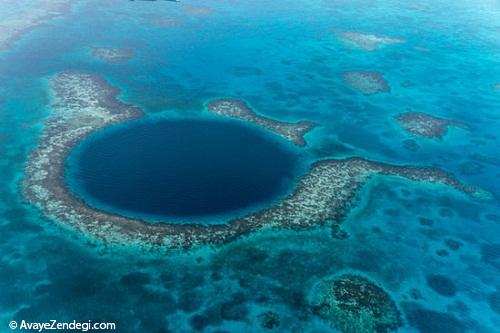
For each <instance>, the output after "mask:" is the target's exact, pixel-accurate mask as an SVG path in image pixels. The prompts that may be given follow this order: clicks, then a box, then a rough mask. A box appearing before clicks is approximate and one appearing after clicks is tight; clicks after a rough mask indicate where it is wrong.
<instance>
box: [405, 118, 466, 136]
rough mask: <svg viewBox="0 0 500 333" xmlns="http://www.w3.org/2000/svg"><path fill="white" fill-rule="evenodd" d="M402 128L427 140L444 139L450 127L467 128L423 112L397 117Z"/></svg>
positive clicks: (458, 123)
mask: <svg viewBox="0 0 500 333" xmlns="http://www.w3.org/2000/svg"><path fill="white" fill-rule="evenodd" d="M396 120H397V121H398V122H399V124H400V125H401V127H403V129H404V130H405V131H407V132H408V133H410V134H413V135H416V136H420V137H425V138H442V137H443V136H445V135H446V133H447V132H448V127H449V126H455V127H460V128H465V127H466V126H465V124H463V123H461V122H458V121H454V120H448V119H444V118H439V117H436V116H433V115H430V114H427V113H422V112H406V113H401V114H399V115H397V116H396Z"/></svg>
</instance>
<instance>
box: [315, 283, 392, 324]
mask: <svg viewBox="0 0 500 333" xmlns="http://www.w3.org/2000/svg"><path fill="white" fill-rule="evenodd" d="M313 298H314V299H313V300H312V312H313V313H314V314H315V315H317V316H319V317H321V318H323V319H325V320H328V321H331V322H332V323H333V324H334V326H335V328H336V329H338V330H340V331H341V332H359V333H364V332H366V333H368V332H377V333H384V332H393V331H396V330H397V329H398V328H399V327H400V326H402V319H401V313H400V311H399V310H398V308H397V307H396V304H395V302H394V301H393V300H392V298H391V297H390V296H389V294H388V293H387V292H386V291H385V290H384V289H383V288H382V287H380V286H378V285H376V284H375V283H374V282H372V281H370V280H369V279H367V278H365V277H363V276H359V275H354V274H344V275H340V276H338V277H335V278H334V279H331V280H326V281H322V282H321V283H320V286H319V287H318V290H315V294H314V295H313Z"/></svg>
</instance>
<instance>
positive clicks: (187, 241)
mask: <svg viewBox="0 0 500 333" xmlns="http://www.w3.org/2000/svg"><path fill="white" fill-rule="evenodd" d="M51 88H52V90H53V95H54V104H53V111H52V112H53V114H52V115H51V116H50V117H49V119H48V120H47V122H46V129H45V130H44V132H43V136H42V138H41V139H40V142H39V144H38V147H37V148H36V149H35V150H34V151H33V152H32V154H31V156H30V157H29V160H28V162H27V165H26V169H25V178H24V180H23V183H22V185H23V192H24V195H25V197H26V199H27V200H28V201H29V202H30V203H32V204H34V205H36V206H37V207H39V208H40V209H41V210H42V212H43V213H44V214H45V215H47V216H49V217H50V218H53V219H55V220H56V221H58V222H59V223H61V224H62V225H64V226H67V227H70V228H72V229H76V230H78V231H81V232H83V233H85V234H87V235H89V236H91V237H93V238H95V239H99V240H102V241H104V242H108V243H120V244H130V243H135V244H140V245H142V246H146V247H160V248H161V249H164V250H167V249H171V248H190V247H193V246H196V245H202V244H211V245H215V244H223V243H227V242H229V241H231V240H234V239H236V238H238V237H241V236H242V235H246V234H248V233H250V232H253V231H256V230H259V229H265V228H291V229H305V228H311V227H315V226H319V225H326V224H337V223H339V222H341V221H342V217H343V216H344V215H345V214H346V213H347V212H348V209H349V207H350V205H351V203H352V201H353V198H354V196H355V195H356V193H357V192H358V191H359V189H360V188H362V187H363V185H364V184H365V183H366V182H367V181H368V180H369V179H370V178H371V177H372V176H373V175H377V174H379V175H391V176H398V177H402V178H406V179H410V180H413V181H421V182H426V183H436V184H443V185H447V186H451V187H453V188H455V189H457V190H458V191H461V192H464V193H467V194H471V195H480V194H481V191H480V190H478V189H477V188H474V187H469V186H466V185H464V184H462V183H461V182H459V181H458V180H456V179H455V178H453V177H451V176H450V175H448V174H447V173H445V172H443V171H441V170H439V169H435V168H422V167H411V166H395V165H389V164H385V163H378V162H372V161H367V160H365V159H362V158H349V159H343V160H333V159H330V160H322V161H318V162H316V163H314V164H313V165H312V166H311V168H310V170H309V172H307V173H306V174H305V175H304V176H302V178H301V179H300V180H299V181H298V183H297V185H296V187H295V189H294V190H293V191H292V193H291V194H290V195H288V196H287V197H286V198H285V199H283V200H282V201H281V202H280V203H278V204H276V205H274V206H272V207H270V208H268V209H264V210H261V211H259V212H257V213H253V214H249V215H247V216H244V217H241V218H237V219H234V220H231V221H228V222H227V223H226V224H216V225H202V224H195V223H187V224H179V223H178V222H177V223H176V224H174V223H169V221H164V223H158V224H153V223H148V222H145V221H142V220H139V219H133V218H127V217H123V216H119V215H116V214H112V213H109V212H106V211H101V210H98V209H95V208H92V207H90V206H89V205H87V204H86V203H85V202H84V201H82V200H80V199H79V198H77V197H75V196H74V195H73V194H72V193H71V192H70V191H69V190H68V187H67V184H66V183H65V181H64V176H63V174H64V169H65V168H64V167H65V160H66V158H67V156H68V154H69V153H70V152H71V150H72V149H73V148H74V147H75V146H76V145H77V144H78V143H79V142H80V141H81V140H83V139H84V138H85V137H87V136H88V135H89V134H91V133H92V132H94V131H96V130H98V129H100V128H103V127H105V126H109V125H111V124H113V123H118V122H123V121H127V120H131V119H134V118H137V117H140V116H141V115H142V112H141V110H139V109H138V108H136V107H134V106H131V105H128V104H124V103H122V102H120V101H119V100H117V99H116V95H117V90H116V89H114V88H112V87H111V86H110V85H109V84H107V83H106V81H104V80H103V79H102V78H100V77H98V76H95V75H91V74H84V73H63V74H59V75H57V76H55V77H54V78H52V80H51Z"/></svg>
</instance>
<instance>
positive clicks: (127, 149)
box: [65, 119, 298, 221]
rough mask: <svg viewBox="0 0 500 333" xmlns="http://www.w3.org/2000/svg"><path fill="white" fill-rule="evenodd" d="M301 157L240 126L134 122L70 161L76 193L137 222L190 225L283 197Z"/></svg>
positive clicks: (86, 145) (94, 138)
mask: <svg viewBox="0 0 500 333" xmlns="http://www.w3.org/2000/svg"><path fill="white" fill-rule="evenodd" d="M297 166H298V162H297V153H296V152H295V151H294V149H293V148H291V147H290V144H288V143H286V142H283V140H281V139H279V138H276V137H275V135H273V134H270V133H268V132H265V131H263V130H261V129H259V128H256V127H255V128H254V127H253V126H247V125H244V124H240V123H238V122H234V121H215V120H166V119H162V120H154V121H153V120H148V121H135V122H131V123H128V124H124V125H118V126H112V127H111V128H109V129H105V130H103V131H100V132H98V133H97V134H94V135H91V136H90V137H89V138H86V139H85V140H83V142H82V143H80V144H79V145H78V146H77V147H76V148H75V149H74V150H73V152H72V154H70V157H69V158H68V161H67V167H66V173H65V177H66V180H67V182H68V185H69V187H70V189H71V191H72V192H73V193H74V194H75V195H77V196H78V197H80V198H81V199H83V200H84V201H86V202H87V203H88V204H90V205H91V206H94V207H95V208H98V209H101V210H105V211H111V212H115V213H119V214H121V215H128V216H130V217H150V218H153V219H154V220H158V221H160V220H161V219H162V218H165V219H168V218H185V217H201V216H212V215H218V214H228V213H229V214H230V213H232V212H238V211H244V210H248V209H250V210H251V209H252V207H254V208H255V207H258V206H266V204H269V203H271V202H273V201H274V200H276V199H277V198H279V197H280V196H284V195H285V194H286V192H287V189H288V188H289V187H290V184H291V182H292V181H293V179H294V175H295V174H296V171H297Z"/></svg>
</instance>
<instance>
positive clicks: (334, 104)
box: [0, 0, 500, 332]
mask: <svg viewBox="0 0 500 333" xmlns="http://www.w3.org/2000/svg"><path fill="white" fill-rule="evenodd" d="M195 7H197V8H195ZM0 12H1V9H0ZM162 20H164V21H162ZM165 20H166V21H165ZM161 22H170V23H169V24H164V25H162V24H161ZM172 22H175V24H172ZM499 22H500V6H499V4H498V2H496V1H486V0H480V1H458V2H457V1H424V2H404V3H403V2H401V1H392V0H388V1H347V0H346V1H314V2H311V1H296V2H293V3H290V2H289V1H281V0H278V1H264V0H257V1H251V2H232V1H211V0H208V1H196V2H195V1H189V0H188V1H183V2H180V3H174V2H166V1H157V2H149V1H118V0H114V1H105V2H103V1H94V0H91V1H84V2H79V3H77V4H76V5H75V6H74V7H73V10H72V12H71V13H70V15H68V16H66V17H59V18H56V19H54V20H52V21H51V22H50V24H47V25H45V26H43V27H39V28H38V29H36V30H34V31H31V32H30V33H29V34H27V35H25V36H23V38H22V39H20V40H19V41H18V42H17V43H16V44H15V45H14V47H12V48H11V49H10V50H6V51H2V52H1V53H0V174H1V177H0V256H1V264H0V327H1V330H2V331H3V330H4V329H5V330H6V329H7V328H6V327H7V325H8V322H9V321H10V320H14V319H15V320H21V319H26V320H37V321H45V320H50V319H58V320H60V321H71V320H80V321H86V320H93V321H115V322H117V325H118V327H119V331H120V332H138V331H142V332H191V331H205V332H224V331H228V332H239V331H241V332H245V331H247V332H259V331H268V330H267V329H265V328H262V327H261V325H260V319H259V318H260V317H259V315H260V314H262V313H263V312H266V311H273V312H275V313H277V314H278V315H279V317H280V326H279V328H277V329H275V331H282V332H325V331H334V330H333V328H332V327H331V326H330V324H329V323H328V322H325V321H322V320H321V319H319V318H318V317H316V316H314V315H312V313H311V311H310V309H309V307H308V297H309V292H310V290H311V289H312V286H313V285H314V284H315V283H316V282H317V281H319V280H320V279H322V278H324V277H328V276H330V275H335V274H337V273H339V272H345V271H349V272H350V271H353V272H359V273H362V274H363V275H365V276H368V277H370V278H371V279H372V280H375V281H377V282H379V283H380V284H381V285H382V286H384V288H385V289H386V290H387V291H388V292H389V293H390V295H391V296H392V297H393V299H394V300H395V301H396V303H397V305H398V307H399V308H400V310H401V311H402V314H403V319H404V327H402V328H401V330H400V331H401V332H418V331H420V332H467V331H471V332H496V331H497V330H498V327H500V318H499V317H500V315H499V312H500V310H499V307H500V305H499V302H500V301H499V297H500V296H499V293H500V282H499V280H498V275H499V270H500V264H499V261H500V243H499V240H498V239H499V235H500V209H499V206H498V202H497V201H477V200H474V199H472V198H470V197H466V196H464V195H461V194H458V193H456V192H455V191H452V190H448V189H443V188H435V187H430V186H426V185H423V184H415V183H410V182H406V181H402V180H400V179H396V178H382V177H380V178H379V177H377V178H374V179H373V180H372V181H370V183H369V184H368V186H366V187H365V188H364V189H363V191H362V192H361V193H359V195H358V198H357V201H356V202H357V205H356V207H355V208H354V209H353V210H352V211H351V213H350V214H349V215H348V216H347V218H346V221H345V222H344V224H343V228H344V229H345V230H346V231H347V232H348V233H349V236H350V237H349V238H347V239H345V240H338V239H334V238H332V237H331V234H330V230H328V229H321V228H319V229H317V230H311V231H307V232H293V231H272V232H271V231H269V232H264V233H259V234H255V235H252V236H249V237H246V238H244V239H242V240H240V241H236V242H233V243H231V244H229V245H227V246H224V247H222V248H220V249H204V248H203V249H200V250H197V251H194V252H190V253H186V254H183V253H181V254H177V255H171V256H161V257H159V256H155V255H154V254H150V253H143V252H141V250H140V249H137V248H128V249H123V248H120V249H117V248H114V247H112V246H108V247H103V246H96V245H95V244H93V243H92V242H90V241H89V240H88V239H86V238H85V237H82V236H81V235H78V234H76V233H73V232H70V231H67V230H61V229H60V228H58V227H57V226H56V225H55V224H54V223H53V222H52V221H49V220H47V219H46V218H44V217H43V216H41V215H40V213H39V212H38V211H37V210H36V209H34V208H33V207H31V206H29V205H27V204H25V203H24V202H23V199H22V197H21V195H20V192H19V189H18V185H19V181H20V179H21V178H22V175H23V165H24V163H25V161H26V159H27V156H28V154H29V151H30V150H31V149H33V148H34V147H35V145H36V142H37V140H38V138H39V136H40V133H41V130H42V128H43V121H44V120H45V119H46V117H47V116H48V115H49V113H50V107H49V101H50V96H49V95H48V90H47V81H46V78H48V77H49V76H50V75H53V74H55V73H58V72H61V71H66V70H81V71H89V72H94V73H99V74H101V75H103V76H104V77H105V78H106V79H107V80H108V81H109V82H110V83H111V84H113V85H114V86H116V87H118V88H119V89H120V91H121V93H120V96H119V97H120V99H121V100H123V101H125V102H127V103H132V104H135V105H137V106H139V107H140V108H142V109H143V110H144V111H145V112H146V114H147V115H161V116H165V117H172V118H178V117H187V116H189V117H194V118H196V117H199V116H204V115H205V113H204V112H203V104H204V103H205V102H206V101H207V99H211V98H216V97H224V96H232V97H237V98H244V99H245V100H247V101H249V102H250V103H251V105H252V106H253V107H254V108H255V109H256V110H257V111H259V112H261V113H262V114H265V115H266V116H269V117H276V118H277V119H280V120H283V121H294V120H298V119H307V120H311V121H315V122H317V123H319V124H321V127H319V128H317V129H315V130H314V131H312V132H311V133H309V134H308V135H307V136H306V138H307V140H308V143H309V144H308V146H307V147H306V148H304V149H303V153H302V154H303V157H302V159H303V162H304V163H309V162H312V161H314V160H316V159H318V158H326V157H345V156H355V155H356V156H363V157H366V158H370V159H376V160H380V161H384V162H391V163H401V164H417V165H435V166H439V167H442V168H443V169H445V170H447V171H450V172H452V173H454V174H455V175H456V176H457V177H458V178H459V179H460V180H462V181H464V182H467V183H471V184H475V185H478V186H482V187H483V188H485V189H486V190H488V191H490V192H492V193H493V194H495V195H496V196H497V197H498V196H499V195H500V169H499V168H500V160H499V157H498V156H499V155H500V154H499V152H500V143H499V140H500V138H499V137H498V133H500V122H499V120H500V119H499V116H498V111H499V110H500V92H499V91H497V90H494V89H493V88H492V85H493V84H495V83H497V82H500V64H499V63H500V59H499V54H500V52H499V51H500V23H499ZM344 30H348V31H350V30H354V31H362V32H368V33H377V34H385V35H388V36H394V37H401V38H405V39H406V42H405V43H402V44H394V45H389V46H387V47H384V48H382V49H380V50H377V51H374V52H366V51H363V50H359V49H356V48H352V47H346V45H345V44H344V43H342V42H341V41H339V40H338V39H337V37H336V35H335V33H336V32H338V31H344ZM92 46H94V47H130V48H133V49H134V50H135V53H136V55H135V58H134V59H132V60H130V61H129V62H127V63H124V64H106V63H103V62H100V61H99V60H96V59H94V58H93V57H92V55H91V50H90V49H89V48H90V47H92ZM346 70H377V71H381V72H383V74H384V77H385V78H386V79H387V80H388V82H389V84H390V87H391V93H390V94H379V95H371V96H365V95H362V94H358V93H356V92H355V91H353V90H351V89H350V88H348V87H346V86H345V85H344V83H343V82H342V80H341V73H342V72H343V71H346ZM406 110H414V111H421V112H427V113H431V114H434V115H437V116H443V117H446V118H452V119H455V120H459V121H463V122H464V123H466V124H467V126H468V128H467V129H465V130H464V129H455V128H454V129H451V130H450V132H449V133H448V135H447V136H445V137H444V138H443V139H441V140H428V139H419V138H413V137H411V136H409V135H408V134H407V133H405V132H403V131H402V130H401V129H400V128H399V127H398V124H397V123H396V122H395V120H394V116H395V115H396V114H398V113H400V112H403V111H406ZM408 139H413V140H415V143H416V144H417V146H418V149H417V150H414V149H413V150H412V149H407V148H405V145H404V141H405V140H408ZM406 147H407V146H406ZM449 240H454V241H457V242H459V243H460V244H461V245H460V246H459V247H458V248H457V249H452V248H455V247H453V246H452V248H450V245H449V244H451V243H450V242H449ZM435 275H438V276H440V277H444V278H445V279H446V281H447V282H443V283H441V284H440V286H439V287H437V288H436V286H435V285H433V284H432V282H429V281H432V277H433V276H435ZM434 280H435V279H434ZM440 281H441V282H442V281H444V280H440ZM450 284H452V285H453V287H452V289H453V288H454V290H455V292H454V293H452V294H453V295H450V292H449V290H450V287H449V286H450ZM432 286H434V288H433V287H432ZM446 286H448V288H447V287H446ZM443 288H444V290H448V292H446V291H444V292H443ZM412 290H413V291H412ZM415 290H416V291H415ZM438 291H440V292H438Z"/></svg>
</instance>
